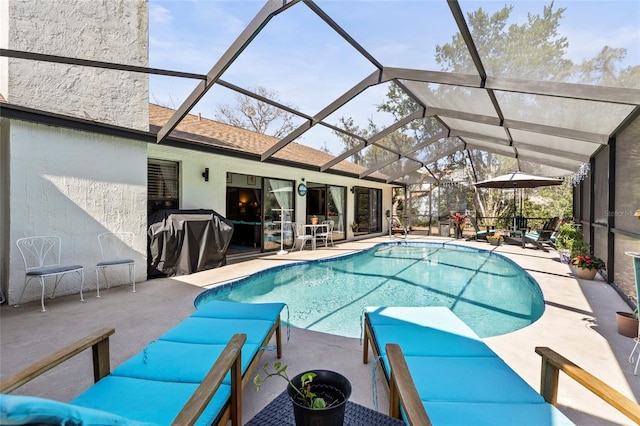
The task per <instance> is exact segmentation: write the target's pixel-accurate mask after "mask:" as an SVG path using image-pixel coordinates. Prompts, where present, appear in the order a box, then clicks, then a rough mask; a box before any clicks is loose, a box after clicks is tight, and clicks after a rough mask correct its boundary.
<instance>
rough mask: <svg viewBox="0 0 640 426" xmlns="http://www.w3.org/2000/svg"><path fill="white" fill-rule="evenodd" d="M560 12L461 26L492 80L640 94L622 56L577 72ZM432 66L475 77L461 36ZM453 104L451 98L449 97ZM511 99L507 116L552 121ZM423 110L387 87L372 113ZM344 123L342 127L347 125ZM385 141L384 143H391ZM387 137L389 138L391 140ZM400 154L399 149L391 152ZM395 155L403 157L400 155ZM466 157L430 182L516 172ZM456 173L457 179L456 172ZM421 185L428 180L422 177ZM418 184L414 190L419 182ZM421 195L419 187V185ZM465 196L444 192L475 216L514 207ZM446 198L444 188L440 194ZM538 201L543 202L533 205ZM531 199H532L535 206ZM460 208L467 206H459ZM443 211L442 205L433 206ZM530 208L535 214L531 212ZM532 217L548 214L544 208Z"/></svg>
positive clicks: (474, 20) (440, 93) (509, 163)
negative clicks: (518, 112) (512, 112)
mask: <svg viewBox="0 0 640 426" xmlns="http://www.w3.org/2000/svg"><path fill="white" fill-rule="evenodd" d="M565 10H566V9H565V8H556V7H555V6H554V2H553V1H551V2H550V3H549V5H547V6H544V8H543V11H542V13H541V14H532V13H529V14H528V16H527V19H526V20H525V21H524V22H522V23H517V24H508V21H509V18H510V15H511V13H512V11H513V6H505V7H504V8H502V9H501V10H499V11H497V12H495V13H494V14H492V15H490V14H488V13H487V12H485V11H484V10H483V9H482V8H479V9H478V10H476V11H473V12H471V13H468V14H467V23H468V25H469V29H470V31H471V34H472V37H473V40H474V43H475V45H476V48H477V50H478V52H479V54H480V57H481V59H482V63H483V66H484V68H485V70H486V71H487V73H488V74H489V75H492V76H508V77H513V78H524V79H530V80H540V81H558V82H560V81H564V82H576V81H579V82H584V83H589V84H594V83H595V84H604V85H611V84H613V82H618V83H619V84H620V82H622V84H623V85H624V86H625V87H638V86H639V85H640V83H639V82H640V67H629V68H626V69H622V70H619V69H618V67H617V65H618V64H619V63H620V62H621V61H622V60H623V59H624V57H625V55H626V51H625V50H624V49H613V48H610V47H605V48H603V49H602V51H601V52H600V53H599V54H598V55H597V56H596V57H595V58H593V59H591V60H586V61H584V62H583V63H581V64H579V65H576V64H574V63H573V62H572V61H571V60H570V59H567V57H566V53H567V48H568V45H569V44H568V39H567V38H566V37H560V36H559V34H560V33H559V31H558V29H559V25H560V21H561V19H562V18H563V15H564V12H565ZM435 52H436V53H435V58H436V61H437V63H438V64H439V66H440V68H441V70H442V71H446V72H455V73H475V72H477V70H476V67H475V64H474V63H473V60H472V58H471V56H470V55H469V53H468V49H467V46H466V43H465V41H464V39H463V38H462V35H461V34H460V33H457V34H454V35H453V36H452V38H451V41H450V42H449V43H446V44H444V45H437V46H436V47H435ZM425 90H430V91H431V93H432V95H433V96H434V97H436V98H445V97H447V96H450V93H451V92H453V91H454V90H464V89H460V88H455V89H453V88H452V87H451V86H448V85H445V84H442V85H428V86H427V85H426V84H425ZM453 96H455V94H453ZM505 97H510V99H509V103H510V108H520V109H522V110H526V111H528V112H532V110H533V109H537V111H536V112H535V114H543V113H545V114H554V112H553V111H549V109H548V106H547V105H542V104H541V103H539V102H537V99H535V98H533V97H528V96H521V95H517V94H511V95H510V94H508V93H502V94H501V99H502V100H504V99H505ZM419 108H421V106H420V105H419V104H418V103H417V102H416V101H415V100H414V99H413V98H411V97H409V96H408V95H407V94H406V93H405V91H404V90H403V89H402V88H401V87H399V86H397V85H395V84H391V85H390V88H389V91H388V93H387V98H386V100H385V101H384V102H383V103H382V104H381V105H378V111H385V112H389V113H391V114H392V115H393V116H394V117H395V119H396V120H397V119H400V118H402V117H405V116H407V115H408V114H410V113H412V112H413V111H416V110H418V109H419ZM344 121H347V122H348V119H345V120H344ZM369 127H370V128H375V124H374V123H369ZM440 128H441V126H440V124H439V123H438V122H436V120H434V119H421V120H414V121H413V122H411V123H410V124H408V125H407V126H405V127H404V128H403V129H401V130H398V131H397V132H396V133H401V134H402V137H398V138H396V140H397V141H401V143H402V147H403V149H410V148H411V146H415V145H416V144H418V143H420V142H422V141H425V140H427V139H428V138H429V137H431V135H433V134H435V133H436V132H437V131H439V130H440ZM391 136H392V135H390V136H389V137H391ZM389 137H387V138H389ZM381 142H382V143H381V145H384V146H387V145H386V144H387V143H389V141H388V140H385V139H383V140H382V141H381ZM451 143H452V142H451V141H450V140H449V139H448V138H443V139H440V140H439V141H438V142H437V143H435V144H432V145H430V146H428V147H426V148H424V149H423V150H421V152H419V153H418V157H420V158H433V157H432V156H431V155H436V154H438V153H439V152H445V151H446V150H447V149H448V148H449V147H451V146H452V145H451ZM397 146H400V145H397ZM403 149H401V151H402V150H403ZM376 150H381V148H376V147H373V148H371V149H370V150H369V151H368V152H367V154H366V155H365V156H364V158H363V164H364V165H366V166H369V167H371V166H372V165H373V164H372V163H369V162H368V160H369V159H373V158H377V157H380V156H381V155H380V154H378V153H376V152H375V151H376ZM466 152H467V155H466V156H464V155H460V154H452V155H449V156H448V157H446V158H443V159H440V160H438V161H436V162H434V163H432V164H428V165H427V167H428V169H429V171H430V172H431V174H433V175H434V176H436V178H437V179H440V180H444V181H447V180H463V179H464V177H465V175H466V179H467V180H468V181H470V182H473V181H479V180H483V179H486V178H488V177H490V176H495V175H498V174H504V173H508V172H510V171H513V170H515V169H516V166H517V164H516V160H514V159H510V158H506V157H503V156H501V155H497V154H494V153H491V152H487V151H479V150H467V151H466ZM406 162H407V160H400V161H397V162H396V163H394V164H393V167H394V168H395V169H396V170H398V171H402V170H403V169H404V165H405V164H406ZM461 171H462V172H461ZM422 176H425V179H428V178H429V175H426V174H423V175H422ZM418 184H420V182H418ZM422 187H423V188H424V185H422ZM467 188H468V191H469V193H468V194H467V195H465V196H463V195H462V194H460V187H459V186H453V187H451V189H450V191H452V192H451V194H450V197H447V198H450V199H455V200H456V202H460V203H462V204H465V203H467V202H469V203H470V204H472V205H473V206H474V208H475V210H476V211H477V212H478V214H479V215H481V216H485V217H486V216H494V217H497V216H506V215H513V214H514V212H513V211H512V210H513V207H512V206H513V203H512V202H509V200H507V198H506V197H508V195H507V194H505V193H500V192H496V191H482V192H479V191H476V190H475V187H473V186H468V187H467ZM440 189H441V190H442V191H438V192H444V191H446V189H445V188H440ZM554 191H555V192H556V193H557V194H559V196H560V197H562V198H564V199H570V196H567V194H570V191H568V190H567V189H566V188H565V187H562V188H560V187H554V188H549V189H548V191H547V192H549V193H553V192H554ZM537 198H539V199H542V198H547V197H537ZM534 199H536V198H534ZM465 200H466V201H465ZM439 204H440V205H443V204H442V202H440V203H439ZM532 208H533V207H532ZM536 211H540V212H546V211H545V210H544V209H543V208H537V210H536ZM555 211H556V212H557V213H556V214H557V215H560V212H563V211H566V208H565V206H558V207H557V208H556V209H555Z"/></svg>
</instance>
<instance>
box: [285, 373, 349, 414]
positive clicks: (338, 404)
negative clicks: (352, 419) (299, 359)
mask: <svg viewBox="0 0 640 426" xmlns="http://www.w3.org/2000/svg"><path fill="white" fill-rule="evenodd" d="M312 371H313V372H314V373H316V374H317V375H316V377H314V378H313V382H312V383H311V391H312V392H313V393H315V394H316V395H317V396H318V397H321V398H324V400H325V402H326V403H327V407H326V408H320V409H318V408H309V407H307V406H305V405H304V404H303V403H302V402H301V400H300V399H299V398H300V396H299V395H298V393H297V392H296V391H295V390H294V389H292V388H291V386H287V393H288V394H289V397H290V398H291V402H292V403H293V415H294V418H295V421H296V425H297V426H342V425H343V423H344V412H345V408H346V405H347V400H348V399H349V397H350V396H351V383H350V382H349V380H348V379H347V378H346V377H344V376H343V375H342V374H339V373H336V372H334V371H329V370H312ZM303 374H306V372H305V373H301V374H298V375H297V376H295V377H294V378H293V379H291V382H292V383H293V384H294V385H295V386H297V387H300V385H301V380H300V379H301V378H302V376H303Z"/></svg>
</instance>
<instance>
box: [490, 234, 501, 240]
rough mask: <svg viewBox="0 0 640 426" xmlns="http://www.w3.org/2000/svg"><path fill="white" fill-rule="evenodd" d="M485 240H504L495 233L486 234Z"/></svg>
mask: <svg viewBox="0 0 640 426" xmlns="http://www.w3.org/2000/svg"><path fill="white" fill-rule="evenodd" d="M487 240H493V241H496V240H497V241H502V240H504V237H503V236H502V235H500V234H496V235H487Z"/></svg>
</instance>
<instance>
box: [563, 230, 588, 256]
mask: <svg viewBox="0 0 640 426" xmlns="http://www.w3.org/2000/svg"><path fill="white" fill-rule="evenodd" d="M578 242H579V243H582V244H583V245H584V246H585V249H586V244H584V241H583V239H582V231H580V230H579V229H577V228H575V227H574V226H572V225H571V224H570V223H567V224H564V225H562V226H561V227H560V232H559V233H558V239H557V240H556V247H557V248H559V249H563V250H572V246H573V245H574V244H576V250H578V249H579V248H580V247H579V243H578ZM571 257H575V256H573V255H571Z"/></svg>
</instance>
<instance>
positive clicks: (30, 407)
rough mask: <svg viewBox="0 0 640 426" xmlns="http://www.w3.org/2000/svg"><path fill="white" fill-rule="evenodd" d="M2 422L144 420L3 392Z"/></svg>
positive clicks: (70, 424)
mask: <svg viewBox="0 0 640 426" xmlns="http://www.w3.org/2000/svg"><path fill="white" fill-rule="evenodd" d="M0 424H2V425H26V424H31V425H65V426H76V425H78V426H79V425H104V426H112V425H131V426H142V425H150V424H151V423H146V422H145V423H143V422H138V421H134V420H131V419H127V418H124V417H121V416H118V415H116V414H113V413H109V412H105V411H101V410H95V409H93V408H86V407H81V406H77V405H72V404H66V403H64V402H59V401H53V400H50V399H44V398H37V397H33V396H23V395H6V394H2V395H0Z"/></svg>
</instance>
